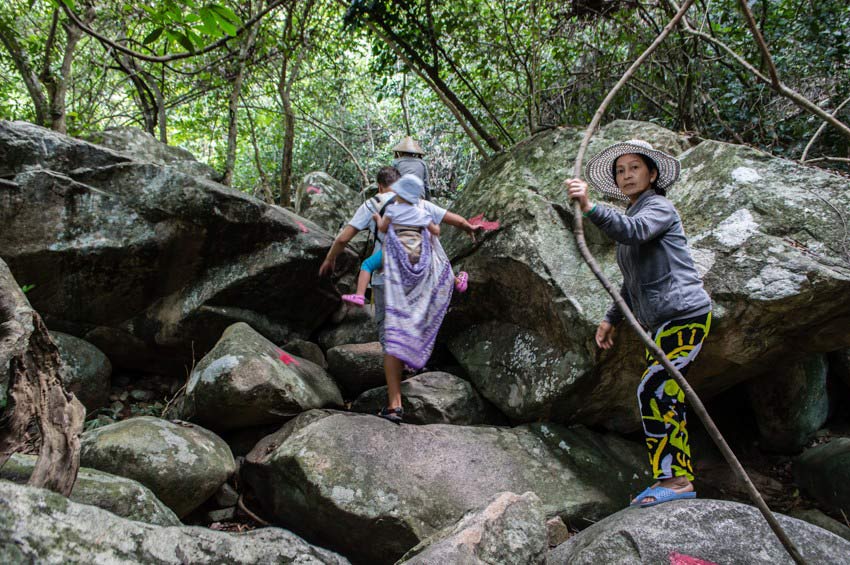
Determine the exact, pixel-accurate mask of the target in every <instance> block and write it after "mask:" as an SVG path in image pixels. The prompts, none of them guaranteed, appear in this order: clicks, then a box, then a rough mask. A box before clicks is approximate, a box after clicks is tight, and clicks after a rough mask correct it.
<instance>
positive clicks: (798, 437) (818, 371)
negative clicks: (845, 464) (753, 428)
mask: <svg viewBox="0 0 850 565" xmlns="http://www.w3.org/2000/svg"><path fill="white" fill-rule="evenodd" d="M826 373H827V361H826V355H824V354H815V355H810V356H809V357H807V358H806V359H803V360H801V361H799V362H797V363H792V364H788V365H781V366H777V367H775V368H773V369H771V370H770V371H769V372H768V373H765V374H764V375H762V376H760V377H757V378H755V379H752V380H750V381H749V382H748V383H747V389H748V391H749V397H750V405H751V406H752V408H753V414H754V415H755V418H756V425H757V426H758V430H759V438H760V445H761V447H763V448H766V449H769V450H771V451H781V452H785V453H798V452H799V451H800V450H801V449H802V448H803V446H804V445H805V444H806V442H807V441H808V440H809V438H810V437H811V436H812V435H813V434H814V433H815V432H816V431H818V430H819V429H820V427H821V426H822V425H823V423H824V422H826V417H827V416H828V414H829V398H828V397H827V393H826V390H827V389H826Z"/></svg>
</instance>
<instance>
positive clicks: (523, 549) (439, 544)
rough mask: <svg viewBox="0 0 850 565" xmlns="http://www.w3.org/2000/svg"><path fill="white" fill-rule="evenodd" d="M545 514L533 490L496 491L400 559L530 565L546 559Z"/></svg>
mask: <svg viewBox="0 0 850 565" xmlns="http://www.w3.org/2000/svg"><path fill="white" fill-rule="evenodd" d="M545 519H546V515H545V514H544V512H543V504H542V503H541V502H540V499H539V498H538V497H537V495H536V494H534V493H533V492H527V493H525V494H523V495H522V496H519V495H516V494H514V493H512V492H503V493H501V494H499V495H497V496H496V497H495V498H494V499H493V500H492V501H491V502H490V503H489V504H488V505H487V506H486V507H485V508H482V509H479V510H477V511H473V512H470V513H468V514H467V515H466V516H464V517H463V518H462V519H461V520H460V521H459V522H458V523H457V524H455V525H454V526H449V527H448V528H445V529H443V530H441V531H439V532H437V533H435V534H433V535H432V536H430V537H428V538H427V539H425V540H423V541H422V542H421V543H419V545H417V546H416V547H414V548H413V549H411V550H410V551H409V552H408V553H407V554H405V556H404V557H402V558H401V563H405V564H407V565H433V564H435V563H446V564H448V563H482V564H483V563H499V564H500V565H533V564H542V563H544V562H545V561H546V549H547V547H546V527H545V526H544V525H543V521H544V520H545Z"/></svg>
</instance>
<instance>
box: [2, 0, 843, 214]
mask: <svg viewBox="0 0 850 565" xmlns="http://www.w3.org/2000/svg"><path fill="white" fill-rule="evenodd" d="M58 1H59V0H55V1H50V0H6V2H4V3H2V5H0V116H2V117H3V118H7V119H23V120H30V121H33V122H37V123H42V124H43V125H46V126H48V127H53V128H54V129H58V130H60V131H63V130H66V131H67V132H68V133H70V134H72V135H80V136H85V135H86V134H89V133H93V132H95V131H98V130H102V129H105V128H108V127H115V126H127V125H130V126H137V127H141V128H144V129H146V130H148V131H149V132H151V133H152V134H154V135H156V136H157V137H159V138H160V139H162V140H165V141H167V142H168V143H171V144H177V145H182V146H185V147H187V148H188V149H190V150H191V151H193V152H194V153H195V154H196V155H197V156H198V157H199V158H200V159H202V160H205V161H208V162H209V163H210V164H212V165H213V166H214V167H216V168H217V169H219V170H220V171H222V173H223V174H224V175H225V178H226V179H227V181H228V182H230V183H231V184H232V185H233V186H236V187H238V188H240V189H242V190H245V191H249V192H254V193H256V194H257V195H258V196H263V197H266V198H268V199H275V200H278V201H281V202H283V203H285V204H286V203H288V201H289V200H288V199H289V194H288V193H289V189H290V187H291V186H293V185H295V184H297V182H298V179H299V178H300V177H301V176H302V175H303V174H305V173H307V172H309V171H311V170H324V171H327V172H328V173H330V174H331V175H333V176H335V177H337V178H339V179H340V180H342V181H343V182H345V183H347V184H349V185H352V186H355V187H359V188H361V187H363V186H364V185H365V184H366V182H367V180H370V177H371V176H372V174H373V172H374V170H375V169H376V168H377V167H378V166H379V165H381V164H384V163H386V162H387V161H388V160H389V159H390V158H391V155H390V148H391V147H392V145H393V144H394V143H395V142H396V141H397V140H398V139H399V138H400V137H401V136H403V135H404V134H405V133H406V132H407V131H408V130H409V131H410V133H411V134H412V135H413V136H414V137H416V138H418V139H419V140H421V141H422V142H423V144H424V146H425V147H426V149H427V150H428V153H429V155H428V159H429V162H430V165H431V167H432V174H433V176H434V178H435V180H436V185H437V186H438V187H439V188H441V189H443V190H455V189H457V188H462V187H463V185H464V183H465V182H467V180H468V179H469V178H470V176H471V175H472V174H474V172H475V171H476V169H477V166H478V163H479V161H480V159H481V158H483V157H486V156H489V155H491V154H492V153H494V152H495V151H498V150H499V149H500V148H503V147H506V146H509V145H511V144H513V143H515V142H517V141H519V140H521V139H522V138H524V137H527V136H528V135H530V134H533V133H534V132H536V131H539V130H540V129H543V128H549V127H554V126H558V125H564V124H572V125H579V126H581V125H585V124H586V123H588V122H589V120H590V118H591V116H592V114H593V113H594V111H595V110H596V107H597V106H598V104H599V103H600V101H601V100H602V98H603V97H604V96H605V94H606V93H607V92H608V90H609V89H610V87H611V86H613V84H614V83H615V82H616V81H617V79H618V78H619V77H620V75H621V74H622V72H623V71H624V70H625V68H626V67H627V66H628V65H629V63H630V62H631V61H633V60H634V59H635V58H636V57H637V56H638V55H639V54H640V53H641V52H642V51H643V49H645V48H646V46H647V45H649V43H650V42H651V41H652V40H653V39H654V38H655V36H656V35H657V33H658V32H659V31H660V29H661V28H662V27H663V26H664V25H665V23H666V22H667V20H669V18H670V16H671V14H672V12H673V10H674V9H675V4H674V3H673V2H672V1H670V0H660V1H644V0H630V1H620V0H575V1H573V2H567V3H564V2H556V1H547V0H454V1H452V2H447V1H439V0H417V1H411V2H394V1H391V0H353V1H351V0H302V1H297V2H296V1H294V0H250V1H248V2H232V1H231V0H218V3H206V2H204V0H159V1H157V2H152V3H151V6H150V7H148V6H144V5H142V4H140V3H129V2H124V1H121V0H76V1H72V0H62V1H63V2H64V5H62V4H59V3H58ZM749 5H750V8H751V9H752V11H753V13H754V14H755V16H756V18H757V22H758V26H759V28H760V30H761V32H762V34H763V35H764V37H765V39H766V42H767V45H768V46H769V47H770V50H771V54H772V56H773V60H774V61H775V64H776V67H777V70H778V72H779V76H780V78H781V79H782V81H783V82H785V83H786V84H787V85H788V86H790V87H791V88H793V89H795V90H796V91H797V92H800V93H801V94H803V95H804V96H805V97H807V98H808V99H809V100H811V101H813V102H814V103H816V104H818V105H819V106H820V107H822V108H823V109H825V110H827V111H830V112H831V111H834V110H835V109H836V108H838V107H839V106H840V105H841V103H842V102H844V101H845V100H847V99H848V97H850V7H848V5H847V3H846V2H845V1H844V0H825V1H822V2H812V1H810V0H757V1H754V2H750V4H749ZM71 14H73V15H74V18H76V19H78V21H79V22H81V23H82V24H83V25H85V26H86V27H88V28H89V30H87V31H85V32H84V31H82V30H81V29H80V27H79V26H78V25H76V24H75V23H74V22H73V21H72V20H71V19H70V16H71ZM689 20H690V23H691V25H692V26H693V27H694V28H697V29H699V30H701V31H703V32H705V33H707V34H710V35H712V36H714V37H716V38H717V39H718V40H720V41H722V42H723V43H725V44H726V45H727V46H728V47H729V48H731V49H732V50H733V51H734V52H736V53H738V54H739V55H741V56H743V57H744V58H745V59H746V60H748V61H749V62H750V63H751V64H753V65H754V66H756V67H757V68H759V69H761V70H762V71H763V72H766V68H767V67H766V63H765V61H764V58H763V56H762V54H761V53H760V51H759V50H758V47H757V45H756V43H755V41H754V40H753V37H752V34H751V32H750V30H749V29H748V28H747V26H746V25H745V20H744V18H743V16H742V14H741V9H740V6H739V4H738V2H737V1H735V0H720V1H714V2H707V1H698V2H697V3H696V4H695V6H694V7H693V8H692V9H691V11H690V13H689ZM254 22H257V23H256V25H250V24H253V23H254ZM92 33H96V34H97V35H99V36H100V37H94V36H93V35H92ZM157 58H158V59H159V60H146V59H157ZM837 116H838V118H839V119H840V120H842V121H843V122H845V123H847V122H850V104H847V105H846V106H844V107H843V108H842V109H841V110H840V111H839V112H838V113H837ZM616 118H631V119H640V120H648V121H653V122H657V123H660V124H662V125H664V126H667V127H669V128H672V129H675V130H684V131H688V132H692V133H693V134H694V135H697V136H702V137H708V138H716V139H723V140H728V141H734V142H738V143H747V144H751V145H754V146H757V147H760V148H762V149H765V150H767V151H771V152H773V153H775V154H778V155H782V156H787V157H789V158H793V159H799V158H800V157H801V155H802V153H803V151H804V148H805V147H806V145H807V144H808V142H809V140H810V139H811V137H812V136H813V135H814V134H815V132H816V131H817V129H818V128H819V127H820V125H821V123H822V120H820V119H819V118H817V117H815V116H813V115H811V114H810V113H809V112H807V111H805V110H802V109H801V108H800V107H799V106H798V105H796V104H794V103H793V102H791V101H789V100H788V99H787V98H785V97H783V96H780V95H778V94H776V93H775V92H774V91H773V90H771V88H770V87H769V85H767V84H765V83H763V82H759V81H758V80H756V79H755V78H754V77H753V76H752V75H751V74H750V73H748V72H747V71H745V70H744V69H743V68H742V67H741V66H739V65H737V64H736V63H735V62H734V61H733V60H732V59H731V57H730V56H729V55H728V54H727V53H725V52H724V51H722V50H721V49H720V48H718V47H717V46H716V45H712V44H710V43H708V42H706V41H704V40H700V39H698V38H695V37H694V36H693V35H690V34H688V33H686V32H684V31H682V30H681V29H679V30H678V31H676V32H675V33H674V34H673V35H672V36H671V37H670V38H669V39H668V41H667V42H666V43H665V45H663V46H662V47H661V48H660V49H659V50H658V51H657V52H656V53H655V54H654V55H653V57H652V58H651V60H650V61H649V62H648V63H647V64H646V65H645V66H644V67H642V68H641V69H640V71H639V72H638V74H637V76H636V77H635V78H634V79H633V80H632V81H631V82H630V84H629V85H628V86H627V87H626V88H625V89H624V90H623V91H622V92H621V94H619V95H618V97H617V99H616V100H615V102H614V104H613V105H612V107H611V109H610V111H609V113H608V115H607V116H606V121H607V120H612V119H616ZM849 148H850V144H848V140H847V139H846V138H844V137H842V136H841V135H840V134H839V133H838V132H837V131H836V130H835V129H834V128H831V127H827V128H825V129H824V130H823V132H822V134H821V135H820V136H819V137H818V138H817V140H816V142H815V143H814V144H813V146H812V148H811V149H810V150H809V158H812V157H815V158H821V157H829V158H831V159H830V160H821V161H817V164H818V165H822V166H831V167H836V168H839V169H844V170H846V169H847V163H848V161H847V159H848V157H850V153H848V151H849V150H850V149H849ZM842 159H843V160H842Z"/></svg>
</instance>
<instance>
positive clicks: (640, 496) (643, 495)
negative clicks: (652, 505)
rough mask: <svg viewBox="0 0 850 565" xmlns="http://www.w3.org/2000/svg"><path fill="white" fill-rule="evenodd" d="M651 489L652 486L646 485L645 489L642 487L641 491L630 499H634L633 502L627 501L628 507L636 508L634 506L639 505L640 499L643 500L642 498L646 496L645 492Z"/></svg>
mask: <svg viewBox="0 0 850 565" xmlns="http://www.w3.org/2000/svg"><path fill="white" fill-rule="evenodd" d="M651 490H652V487H646V488H645V489H643V492H641V493H640V494H639V495H637V496H636V497H634V498H633V499H632V500H634V502H631V503H629V508H636V507H638V506H640V501H641V500H643V499H644V498H646V493H648V492H649V491H651Z"/></svg>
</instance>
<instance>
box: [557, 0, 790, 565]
mask: <svg viewBox="0 0 850 565" xmlns="http://www.w3.org/2000/svg"><path fill="white" fill-rule="evenodd" d="M693 3H694V0H686V2H685V3H684V4H683V5H682V7H681V8H679V9H678V10H677V12H676V15H675V16H674V17H673V19H671V20H670V22H669V23H668V24H667V25H666V26H665V27H664V29H663V30H662V32H661V33H660V34H659V35H658V37H656V39H655V41H653V42H652V44H651V45H650V46H649V47H648V48H647V49H646V51H644V52H643V54H641V56H640V57H638V59H637V60H636V61H635V62H634V63H633V64H632V66H631V67H629V69H628V70H627V71H626V72H625V74H624V75H623V76H622V78H620V80H619V81H618V82H617V84H616V85H614V88H613V89H612V90H611V91H610V92H609V93H608V95H607V96H606V97H605V100H603V101H602V104H600V106H599V109H597V110H596V114H594V116H593V120H591V122H590V125H589V126H588V127H587V130H586V131H585V133H584V138H583V139H582V141H581V145H580V146H579V150H578V155H577V156H576V161H575V166H574V167H573V171H574V176H575V177H579V176H581V167H582V161H583V160H584V154H585V152H586V151H587V146H588V144H589V143H590V138H591V136H592V135H593V132H594V131H596V128H597V126H598V125H599V122H600V121H601V119H602V116H603V115H604V113H605V110H606V109H607V108H608V105H609V104H610V103H611V100H613V99H614V96H615V95H616V94H617V91H618V90H619V89H620V88H622V86H623V85H624V84H626V82H627V81H628V80H629V78H631V76H632V75H633V74H634V73H635V71H636V70H637V69H638V67H640V65H641V64H642V63H643V62H644V61H645V60H646V59H647V58H648V57H649V55H650V54H651V53H652V52H653V51H654V50H655V49H656V48H657V47H658V46H659V45H660V44H661V43H662V42H663V41H664V39H665V38H666V37H667V36H668V35H669V34H670V32H671V31H672V30H673V28H674V27H675V26H676V25H677V24H678V22H679V21H680V20H681V19H682V17H683V16H684V15H685V12H687V10H688V8H690V7H691V5H692V4H693ZM573 218H574V224H573V233H574V235H575V238H576V245H577V246H578V248H579V251H581V255H582V257H583V258H584V260H585V262H586V263H587V265H588V267H590V270H591V271H592V272H593V274H594V275H596V278H597V279H599V282H601V283H602V286H603V287H605V290H607V291H608V294H610V295H611V297H612V298H613V299H614V302H616V304H617V306H618V307H619V308H620V311H621V312H622V313H623V315H624V316H625V318H626V319H627V320H628V322H629V325H631V327H632V329H634V330H635V332H636V333H637V334H638V336H639V337H640V339H641V341H642V342H643V344H644V345H645V346H646V348H647V349H648V350H649V351H650V353H651V354H652V356H653V357H654V358H655V360H656V361H657V362H658V363H660V364H661V365H663V366H664V368H665V369H666V370H667V373H668V374H670V375H672V376H673V378H674V379H675V380H676V382H677V383H678V384H679V387H680V388H681V389H682V390H683V391H684V393H685V395H686V397H687V398H688V400H689V402H690V404H691V408H692V409H693V411H694V412H695V413H696V414H697V416H699V418H700V420H702V422H703V424H704V425H705V427H706V431H707V432H708V434H709V436H710V437H711V439H712V440H713V441H714V443H715V444H716V445H717V447H718V448H719V449H720V452H721V453H722V454H723V457H724V458H725V459H726V461H727V462H728V463H729V465H730V466H731V467H732V472H733V473H734V474H735V476H736V477H737V478H738V480H740V481H741V482H742V483H743V484H744V487H745V488H746V490H747V493H748V494H749V495H750V499H751V500H752V501H753V503H754V504H755V505H756V506H757V507H758V509H759V510H760V511H761V513H762V515H763V516H764V518H765V520H767V523H768V524H769V525H770V528H771V529H772V530H773V532H774V533H775V534H776V537H777V538H779V541H780V542H781V543H782V545H783V546H784V547H785V550H786V551H787V552H788V553H789V555H791V557H792V558H793V559H794V561H796V562H797V563H799V564H801V565H804V564H805V561H804V560H803V557H802V555H801V554H800V552H799V550H798V549H797V548H796V547H795V546H794V543H793V542H792V541H791V539H790V538H789V537H788V535H787V534H786V533H785V530H783V529H782V526H781V525H780V524H779V522H778V521H777V520H776V517H775V516H774V515H773V513H771V511H770V509H769V508H768V507H767V504H766V503H765V502H764V499H763V498H762V496H761V494H760V493H759V491H758V489H756V487H755V485H754V484H753V482H752V481H751V480H750V478H749V477H748V476H747V472H746V471H745V470H744V467H743V466H742V465H741V462H740V461H738V459H737V457H735V454H734V453H733V452H732V450H731V449H730V448H729V445H728V444H727V443H726V440H725V439H724V438H723V435H722V434H721V433H720V430H719V429H717V426H716V425H715V424H714V421H713V420H712V419H711V417H710V416H709V415H708V412H707V411H706V409H705V406H704V405H703V403H702V401H701V400H700V398H699V397H698V396H697V394H696V392H694V390H693V388H691V386H690V384H689V383H688V381H687V380H686V379H685V377H684V376H682V374H681V373H680V372H679V371H678V369H676V367H674V366H673V364H672V363H671V362H670V360H669V359H667V356H666V355H665V354H664V351H662V350H661V348H660V347H659V346H658V345H657V344H656V343H655V341H653V339H652V338H651V337H650V335H649V334H648V333H647V332H645V331H644V330H643V328H642V327H641V325H640V323H639V322H638V321H637V319H636V318H635V315H634V314H633V313H632V311H631V309H629V307H628V305H627V304H626V302H625V301H624V300H623V297H622V296H620V293H619V292H618V291H617V289H616V288H615V287H614V286H613V285H612V284H611V281H609V280H608V278H607V277H605V275H604V274H603V273H602V270H601V269H600V268H599V264H598V263H597V262H596V259H595V258H594V257H593V255H592V254H591V253H590V250H589V249H588V247H587V242H586V241H585V237H584V226H583V225H582V213H581V208H580V207H579V203H578V201H577V200H575V201H573Z"/></svg>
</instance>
